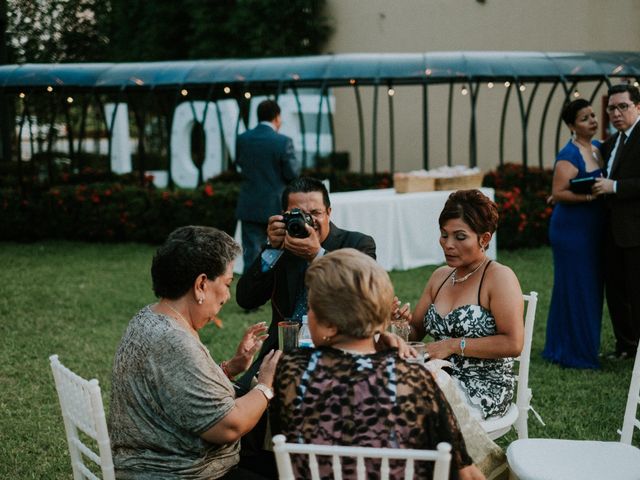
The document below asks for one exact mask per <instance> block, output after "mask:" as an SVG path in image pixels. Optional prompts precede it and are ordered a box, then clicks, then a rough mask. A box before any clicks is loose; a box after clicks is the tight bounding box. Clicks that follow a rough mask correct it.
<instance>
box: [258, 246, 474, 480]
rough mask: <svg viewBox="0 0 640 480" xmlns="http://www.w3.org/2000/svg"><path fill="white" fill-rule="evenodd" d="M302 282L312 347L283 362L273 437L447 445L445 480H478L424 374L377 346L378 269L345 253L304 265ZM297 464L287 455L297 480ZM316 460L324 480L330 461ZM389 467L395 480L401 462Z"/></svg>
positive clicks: (350, 466) (382, 291)
mask: <svg viewBox="0 0 640 480" xmlns="http://www.w3.org/2000/svg"><path fill="white" fill-rule="evenodd" d="M305 281H306V284H307V287H308V290H309V295H308V301H309V308H308V316H309V330H310V331H311V337H312V339H313V342H314V344H315V346H316V348H314V349H298V350H294V351H293V352H291V353H287V354H285V355H284V356H283V357H282V359H281V361H280V363H279V365H278V369H277V372H276V382H275V393H276V397H275V399H274V402H273V404H272V406H271V410H270V414H271V415H270V419H271V426H272V430H273V432H274V433H282V434H284V435H285V436H286V437H287V441H289V442H295V443H316V444H325V445H331V444H340V445H354V446H366V447H379V448H416V449H435V448H436V445H437V444H438V443H439V442H449V443H450V444H451V445H452V447H453V449H452V462H451V465H452V466H451V478H464V479H483V478H484V476H483V475H482V474H481V473H480V471H479V470H478V469H477V468H476V467H475V465H473V464H472V460H471V458H470V457H469V455H468V454H467V450H466V447H465V443H464V440H463V438H462V435H461V433H460V430H459V428H458V424H457V422H456V419H455V417H454V416H453V413H452V412H451V409H450V408H449V404H448V403H447V401H446V400H445V398H444V396H443V394H442V392H441V391H440V389H439V388H438V386H437V385H436V383H435V381H434V379H433V377H432V376H431V374H430V373H429V372H428V371H427V370H426V369H425V368H424V367H423V366H422V365H421V364H419V363H412V362H409V361H407V360H405V359H404V358H402V357H401V355H400V354H399V353H398V350H397V349H396V348H388V347H387V346H386V345H389V342H388V341H387V339H385V338H384V337H385V335H386V334H384V333H383V332H384V331H385V328H386V324H387V322H388V320H389V318H390V316H391V310H392V305H393V301H392V300H393V286H392V285H391V281H390V279H389V276H388V274H387V272H386V271H385V270H384V269H383V268H382V267H380V265H378V264H377V263H376V262H375V261H374V260H373V259H372V258H370V257H368V256H367V255H364V254H363V253H361V252H359V251H357V250H354V249H349V248H345V249H341V250H337V251H334V252H331V253H328V254H327V255H325V256H324V257H322V258H320V259H317V260H315V261H314V262H313V263H311V265H310V266H309V268H308V269H307V272H306V275H305ZM377 333H381V334H382V335H381V336H382V337H383V338H382V340H383V341H382V342H376V340H375V335H376V334H377ZM299 460H300V458H299V456H294V459H293V462H294V468H295V469H296V478H309V471H308V469H307V467H306V465H304V464H303V463H302V462H298V461H299ZM350 460H351V462H350ZM318 463H319V465H320V473H321V476H322V478H327V477H329V476H330V473H329V472H330V469H331V459H330V458H327V457H318ZM431 466H432V465H431V464H428V463H426V462H420V463H419V464H417V465H416V474H417V478H431V473H432V472H431ZM366 467H367V473H368V477H367V478H376V475H377V473H376V472H374V471H373V470H374V469H375V466H374V463H372V462H369V463H367V465H366ZM390 467H391V469H392V472H391V473H392V478H403V475H402V473H401V472H402V467H403V466H402V465H400V464H397V463H395V462H393V461H392V462H391V465H390ZM342 468H343V471H342V474H343V478H345V479H348V478H355V477H356V465H355V460H353V459H348V458H345V459H344V461H343V463H342Z"/></svg>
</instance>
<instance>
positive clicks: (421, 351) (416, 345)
mask: <svg viewBox="0 0 640 480" xmlns="http://www.w3.org/2000/svg"><path fill="white" fill-rule="evenodd" d="M407 345H409V346H410V347H411V348H413V349H414V350H415V351H416V352H417V353H418V356H417V357H409V358H407V362H411V363H422V364H424V358H425V356H426V355H427V346H426V345H425V344H424V343H423V342H407Z"/></svg>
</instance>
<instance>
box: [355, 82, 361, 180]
mask: <svg viewBox="0 0 640 480" xmlns="http://www.w3.org/2000/svg"><path fill="white" fill-rule="evenodd" d="M353 90H354V92H355V94H356V110H357V111H358V132H359V134H360V173H364V120H363V118H362V101H361V99H360V90H359V89H358V85H356V84H355V83H354V84H353Z"/></svg>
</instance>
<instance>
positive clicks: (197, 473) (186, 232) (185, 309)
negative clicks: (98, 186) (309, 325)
mask: <svg viewBox="0 0 640 480" xmlns="http://www.w3.org/2000/svg"><path fill="white" fill-rule="evenodd" d="M239 253H240V247H239V246H238V245H237V244H236V243H235V242H234V241H233V239H232V238H231V237H230V236H229V235H227V234H226V233H224V232H221V231H219V230H216V229H214V228H210V227H198V226H188V227H181V228H179V229H177V230H175V231H174V232H173V233H171V234H170V235H169V237H168V238H167V240H166V241H165V243H164V244H163V245H162V246H161V247H160V248H159V249H158V251H157V252H156V255H155V256H154V258H153V265H152V267H151V276H152V279H153V290H154V292H155V294H156V295H157V296H158V297H159V300H158V302H157V303H155V304H153V305H149V306H146V307H144V308H143V309H142V310H140V312H138V313H137V314H136V315H135V316H134V317H133V319H132V320H131V322H130V323H129V326H128V328H127V330H126V332H125V334H124V336H123V338H122V340H121V342H120V345H119V347H118V350H117V352H116V356H115V360H114V364H113V383H112V392H111V407H110V418H109V431H110V436H111V446H112V450H113V456H114V463H115V467H116V475H117V477H118V478H123V479H130V478H136V479H147V478H148V479H152V478H153V479H164V478H185V479H205V478H206V479H217V478H224V479H231V478H243V479H250V478H258V477H254V476H252V473H251V472H248V471H243V469H241V468H240V467H238V462H239V460H240V456H239V450H240V442H239V440H240V437H242V436H243V435H244V434H245V433H247V432H248V431H250V430H251V429H252V428H253V427H254V426H255V425H256V424H257V422H258V420H260V417H261V416H262V414H263V413H264V412H265V410H266V409H267V406H268V402H269V400H270V399H271V397H272V392H271V386H272V383H273V375H274V371H275V367H276V364H277V361H278V359H279V357H280V352H279V351H272V352H271V353H270V354H269V355H267V356H266V357H265V359H264V362H263V363H262V367H261V368H260V374H259V375H258V384H257V386H256V387H255V388H254V389H253V390H251V391H249V393H247V394H246V395H244V396H242V397H240V398H235V392H234V389H233V385H232V383H231V378H233V377H234V376H235V375H237V374H239V373H241V372H243V371H244V370H246V369H247V368H248V367H249V365H250V364H251V361H252V359H253V356H254V354H255V352H257V351H258V350H259V349H260V346H261V345H262V341H263V340H264V339H265V338H266V335H265V331H266V326H265V324H264V323H259V324H257V325H253V326H251V327H249V328H248V329H247V331H246V332H245V334H244V336H243V338H242V340H241V341H240V344H239V346H238V349H237V351H236V353H235V355H234V356H233V358H231V359H229V360H228V361H224V362H221V363H220V364H217V363H216V362H214V361H213V359H212V358H211V355H210V354H209V351H208V350H207V348H206V347H205V346H204V345H203V344H202V343H201V342H200V339H199V336H198V330H199V329H201V328H202V327H204V326H205V325H206V324H207V323H209V322H210V321H211V320H212V319H214V318H215V316H216V315H217V314H218V312H219V310H220V308H221V307H222V305H224V303H225V302H226V301H227V300H229V297H230V293H229V287H230V285H231V282H232V280H233V262H234V260H235V258H236V256H237V255H238V254H239Z"/></svg>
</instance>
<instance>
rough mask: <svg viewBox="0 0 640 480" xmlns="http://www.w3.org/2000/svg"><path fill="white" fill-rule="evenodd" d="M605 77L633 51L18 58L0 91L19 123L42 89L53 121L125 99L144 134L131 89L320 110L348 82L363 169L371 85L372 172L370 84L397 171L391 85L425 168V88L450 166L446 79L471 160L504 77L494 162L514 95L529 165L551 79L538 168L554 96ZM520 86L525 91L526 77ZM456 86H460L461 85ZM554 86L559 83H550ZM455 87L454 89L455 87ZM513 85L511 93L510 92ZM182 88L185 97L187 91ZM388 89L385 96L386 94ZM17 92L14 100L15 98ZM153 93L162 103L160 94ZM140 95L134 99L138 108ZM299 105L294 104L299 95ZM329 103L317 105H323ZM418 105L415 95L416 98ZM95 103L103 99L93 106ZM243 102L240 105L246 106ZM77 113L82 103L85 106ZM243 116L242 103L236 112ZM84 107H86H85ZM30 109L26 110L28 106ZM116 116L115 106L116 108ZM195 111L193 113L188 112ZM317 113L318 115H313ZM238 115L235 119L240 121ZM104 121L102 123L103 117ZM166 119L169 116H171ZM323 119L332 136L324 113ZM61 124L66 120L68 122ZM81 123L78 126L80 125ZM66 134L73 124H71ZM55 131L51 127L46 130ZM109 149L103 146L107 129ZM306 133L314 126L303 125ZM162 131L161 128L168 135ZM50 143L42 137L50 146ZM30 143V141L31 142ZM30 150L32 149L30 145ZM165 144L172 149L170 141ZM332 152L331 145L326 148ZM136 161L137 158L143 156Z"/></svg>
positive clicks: (626, 65)
mask: <svg viewBox="0 0 640 480" xmlns="http://www.w3.org/2000/svg"><path fill="white" fill-rule="evenodd" d="M613 78H625V79H628V81H632V82H635V81H636V79H637V78H640V53H639V52H427V53H400V54H393V53H367V54H336V55H320V56H312V57H283V58H263V59H228V60H195V61H172V62H146V63H93V64H25V65H5V66H0V93H2V94H3V95H4V96H5V98H7V97H8V98H11V96H12V95H16V94H18V95H19V97H20V99H21V100H22V105H23V110H22V121H21V123H20V133H21V132H22V127H23V125H24V121H25V118H26V119H27V121H31V118H30V117H29V116H28V113H29V111H28V110H29V108H28V107H29V103H30V102H32V101H33V100H32V99H33V98H36V97H38V96H40V95H50V94H53V96H52V98H53V97H55V98H59V99H61V101H60V102H61V104H62V105H63V106H62V108H60V107H57V112H56V110H55V108H54V111H53V113H52V115H51V116H50V118H51V125H53V122H54V121H55V116H56V115H59V114H60V111H63V110H64V111H65V114H66V115H67V118H68V117H69V115H68V111H67V110H65V109H68V105H67V104H66V103H65V99H66V100H67V101H68V100H69V98H68V97H67V96H68V95H73V94H76V93H77V94H80V93H85V94H88V95H84V96H85V97H87V98H88V100H82V101H87V102H90V101H97V102H98V103H101V102H103V101H104V100H105V99H107V101H110V102H127V103H129V104H130V106H131V108H132V109H133V110H134V114H135V118H136V122H137V123H139V125H138V130H139V131H141V132H144V125H143V123H144V115H139V113H140V112H139V111H136V109H140V108H144V107H141V106H139V105H138V106H136V105H135V104H136V99H137V98H143V96H140V95H139V94H149V95H157V97H155V98H157V99H158V103H162V105H163V109H164V110H163V111H164V113H163V115H165V116H166V117H167V118H168V119H170V118H171V115H172V112H173V111H174V109H175V107H176V106H177V105H178V104H179V103H180V102H182V101H192V100H205V101H214V100H217V99H221V98H225V97H227V98H234V99H237V101H238V104H239V105H240V106H241V107H242V106H243V105H244V107H246V105H247V103H246V101H247V100H249V99H250V98H251V96H256V95H276V96H277V95H279V94H280V93H282V92H284V91H286V90H290V91H293V92H294V94H295V95H296V99H297V95H298V94H297V91H298V90H299V89H303V88H315V89H318V91H319V93H320V98H321V100H320V102H319V106H318V109H319V110H321V109H322V108H323V107H322V105H323V100H322V97H323V96H325V97H326V96H327V95H329V89H332V88H339V87H345V88H351V89H353V91H354V94H355V101H356V109H355V111H356V112H357V116H358V122H357V132H358V139H359V154H360V162H359V163H360V170H361V171H365V168H366V161H365V146H366V145H365V143H366V142H365V127H364V125H365V122H364V119H363V108H362V98H361V94H360V90H359V88H360V87H361V86H363V87H370V88H372V89H373V92H374V93H373V109H372V121H371V138H372V140H371V150H370V151H371V158H370V160H371V161H370V163H369V165H370V166H371V169H372V170H373V171H374V172H376V171H377V169H378V161H377V149H378V147H377V135H378V132H377V128H378V115H379V114H378V103H379V99H378V89H379V88H385V89H388V93H389V95H388V102H389V108H388V110H389V119H388V124H389V131H390V133H389V144H390V146H389V165H390V167H389V169H390V170H392V171H393V170H394V169H395V140H394V135H395V133H394V121H395V120H394V114H393V108H394V107H393V93H392V87H394V86H400V85H417V86H421V92H422V114H421V116H422V152H420V153H421V156H422V159H423V162H422V163H423V164H422V167H423V168H427V169H428V168H429V114H428V113H429V92H430V90H431V89H430V88H429V86H430V85H445V86H446V85H449V90H448V96H449V98H448V112H447V114H448V115H447V134H446V145H447V159H446V161H447V164H448V165H451V164H452V153H451V152H452V139H453V127H452V125H453V121H452V119H453V107H452V104H453V96H454V86H456V85H457V86H458V89H460V88H462V90H461V91H462V92H463V95H467V94H468V99H469V106H470V110H469V112H470V117H469V118H470V122H469V135H468V138H469V156H468V158H469V164H470V165H471V166H476V165H477V134H476V128H477V126H476V116H477V115H476V109H477V99H478V94H479V91H480V86H481V85H482V84H486V83H492V82H502V83H503V84H504V86H505V87H506V88H505V89H504V97H503V100H502V114H501V116H500V130H499V161H500V163H501V164H502V163H503V162H504V157H505V153H504V145H505V128H506V123H507V122H506V118H507V112H508V106H509V102H510V98H511V97H513V96H515V97H516V100H517V106H518V112H519V116H520V123H521V132H522V152H521V156H522V162H523V164H524V165H525V167H526V166H527V164H528V163H529V161H528V156H529V147H528V138H527V137H528V128H529V125H530V123H531V122H532V121H531V119H530V113H531V111H532V105H533V104H534V99H535V98H536V93H538V92H539V89H538V87H539V86H540V85H541V84H547V85H550V88H548V91H547V93H546V98H544V97H543V96H542V95H539V96H538V98H542V100H543V102H544V103H543V108H542V112H541V114H540V115H539V116H538V117H536V119H537V118H539V119H540V124H539V135H538V136H537V139H538V163H539V165H540V166H542V165H543V152H542V151H543V147H542V146H543V137H544V127H545V124H546V121H547V116H548V112H549V109H550V106H551V105H552V98H553V97H554V95H556V94H558V95H560V96H561V98H562V99H569V98H570V96H571V94H572V93H574V92H575V88H576V85H577V84H579V83H581V82H595V83H596V86H595V88H594V89H593V91H592V93H591V94H590V95H588V96H587V98H590V99H591V100H594V99H595V98H596V95H597V94H598V92H599V91H600V90H601V89H602V88H606V87H607V86H608V85H610V84H611V79H613ZM525 83H526V86H527V88H528V91H527V94H526V96H525V94H524V93H523V92H524V90H525V87H524V84H525ZM460 85H462V86H461V87H460ZM558 86H560V87H561V89H560V90H558V89H557V87H558ZM456 91H457V90H456ZM512 92H514V95H511V93H512ZM187 95H188V96H187ZM385 96H387V95H385ZM14 98H15V97H14ZM160 100H161V101H160ZM71 101H73V99H71ZM143 103H144V102H142V103H141V105H142V104H143ZM297 103H298V104H300V102H299V100H297ZM328 103H329V102H328V100H327V101H326V102H325V104H326V105H328ZM416 103H417V102H416ZM101 107H102V104H101ZM244 107H243V108H244ZM82 111H83V112H85V111H86V109H84V108H83V110H82ZM243 112H244V113H243V115H246V109H245V110H243ZM83 114H84V113H83ZM29 115H30V113H29ZM114 115H115V111H114ZM194 115H195V114H194ZM319 115H320V113H318V116H319ZM303 118H304V115H303V113H302V111H301V110H300V115H299V119H300V120H299V121H300V130H301V131H302V134H303V136H304V134H305V126H304V124H303V122H304V120H303ZM554 120H555V121H556V122H557V123H556V138H555V146H556V149H557V146H558V144H559V138H560V132H561V122H560V119H559V116H557V118H555V119H554ZM238 121H240V120H238ZM104 123H105V125H109V121H108V119H106V118H104ZM169 123H170V122H169ZM316 123H317V136H316V138H319V136H320V122H319V121H318V122H316ZM329 123H330V127H329V128H330V130H331V135H332V137H333V133H334V131H333V120H332V113H331V112H329ZM67 124H69V122H68V121H67ZM83 125H84V124H83ZM68 130H69V131H71V128H70V126H69V128H68ZM52 131H53V129H52ZM107 131H108V133H109V142H110V144H109V148H111V132H110V131H109V129H108V128H107ZM310 133H313V132H310ZM169 137H170V135H167V141H170V140H169ZM51 144H52V142H48V145H49V148H50V146H51ZM31 145H33V141H32V142H31ZM69 145H70V147H69V149H70V156H71V158H72V160H73V155H74V152H73V148H72V142H71V141H70V142H69ZM311 145H312V142H311V144H310V145H309V146H307V145H306V144H305V143H303V147H302V148H303V151H302V161H303V164H306V160H307V156H308V153H312V150H313V147H312V146H311ZM316 146H317V148H316V155H318V153H319V141H317V142H316ZM31 148H32V149H33V147H31ZM169 148H170V146H169ZM138 150H139V152H138V153H139V155H140V156H141V157H142V158H144V155H145V151H144V146H143V142H142V138H139V149H138ZM333 151H335V143H334V145H333ZM142 164H144V162H142Z"/></svg>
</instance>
